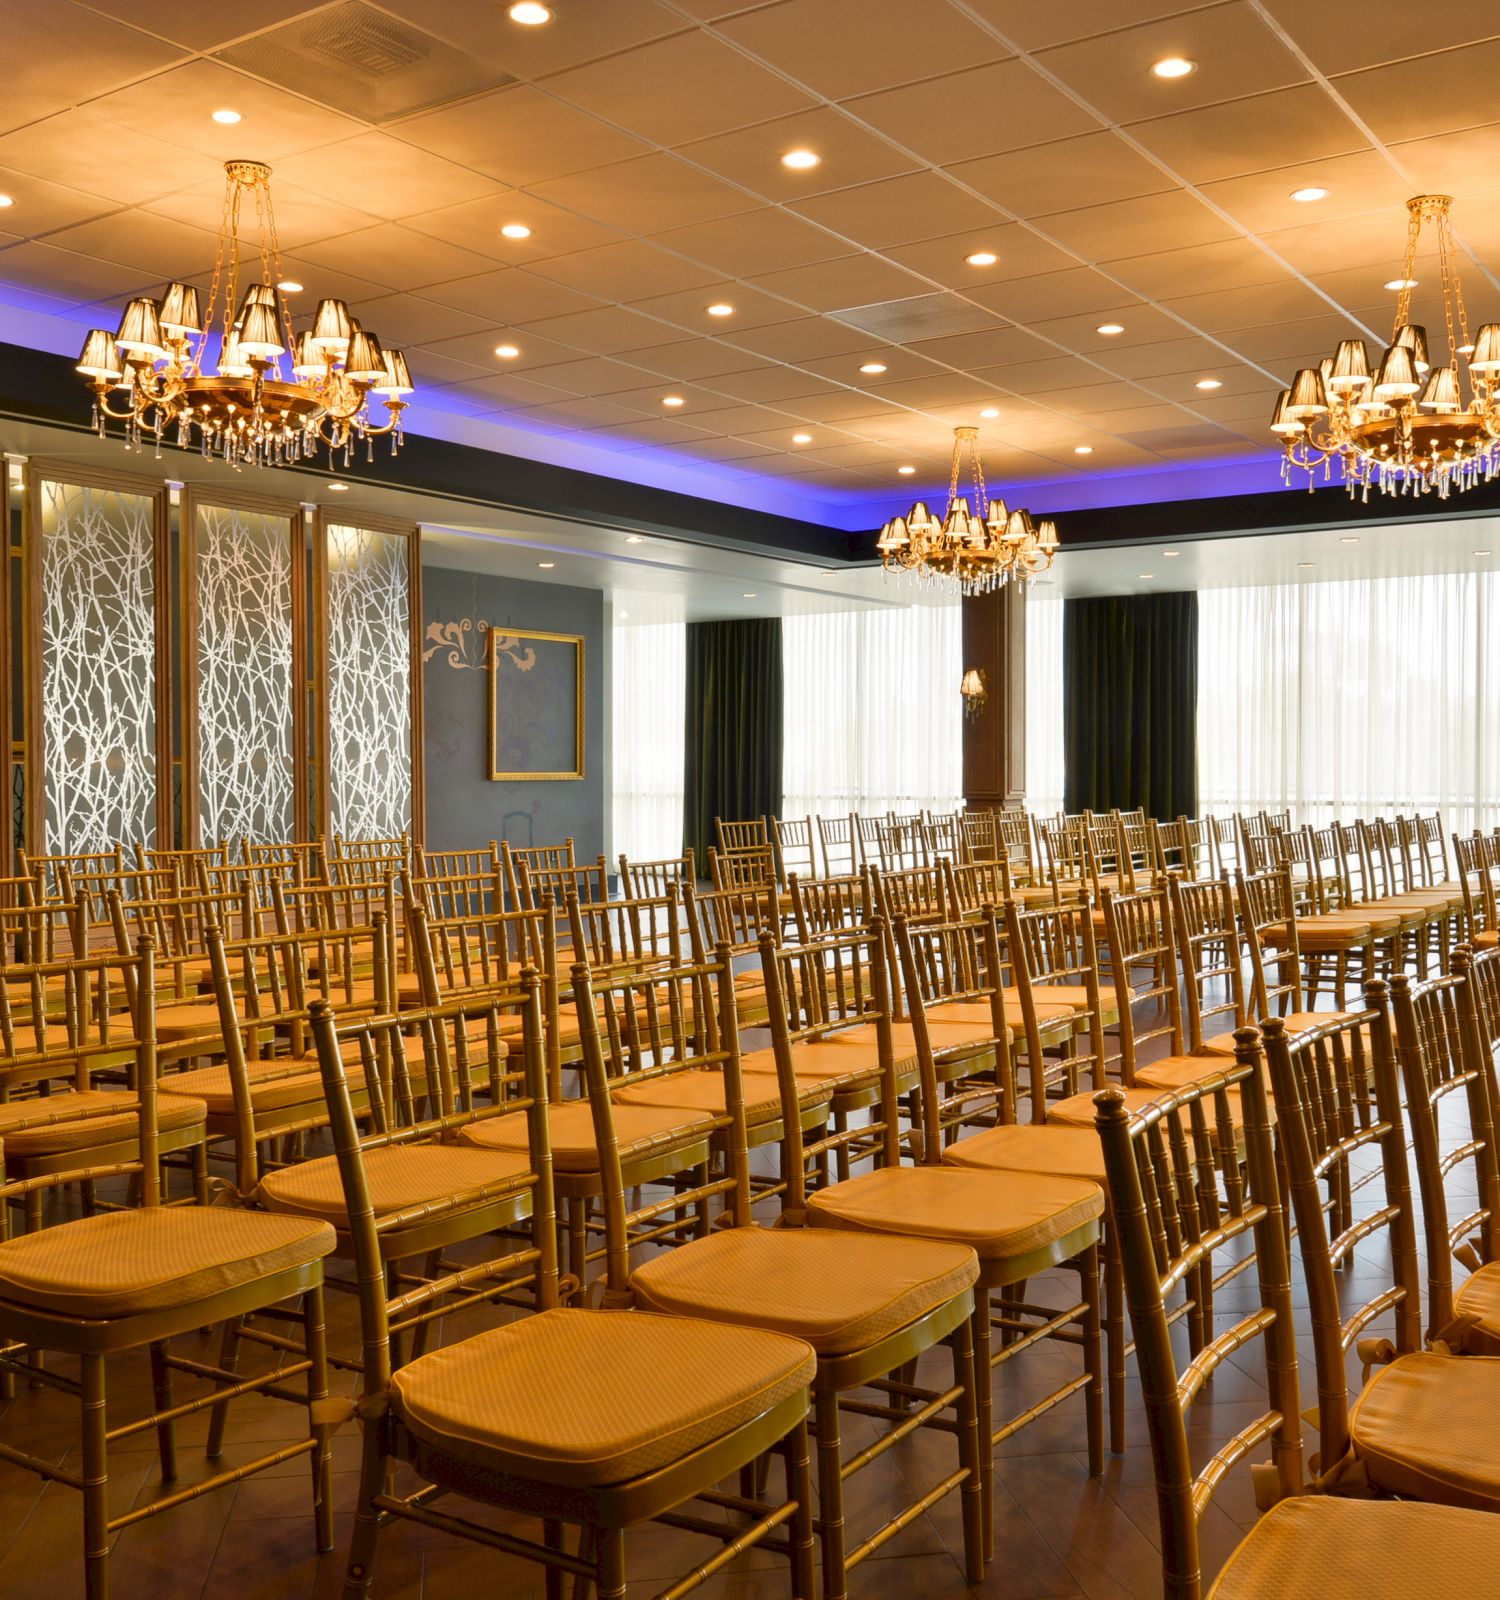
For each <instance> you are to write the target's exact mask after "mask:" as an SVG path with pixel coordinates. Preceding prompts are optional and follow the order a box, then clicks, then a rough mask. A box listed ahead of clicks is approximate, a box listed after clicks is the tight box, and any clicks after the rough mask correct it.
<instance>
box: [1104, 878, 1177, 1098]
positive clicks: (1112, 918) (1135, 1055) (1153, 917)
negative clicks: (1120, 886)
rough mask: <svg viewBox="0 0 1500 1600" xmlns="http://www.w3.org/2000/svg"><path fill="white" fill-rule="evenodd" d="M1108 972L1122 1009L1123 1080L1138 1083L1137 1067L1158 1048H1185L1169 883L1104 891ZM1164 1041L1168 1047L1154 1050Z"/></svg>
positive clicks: (1172, 1052)
mask: <svg viewBox="0 0 1500 1600" xmlns="http://www.w3.org/2000/svg"><path fill="white" fill-rule="evenodd" d="M1104 918H1105V927H1106V928H1107V930H1108V934H1109V938H1108V944H1109V971H1110V979H1111V982H1112V984H1113V986H1114V998H1115V1010H1116V1012H1117V1013H1118V1014H1119V1018H1120V1022H1119V1038H1120V1080H1121V1082H1122V1083H1124V1084H1125V1085H1126V1086H1127V1087H1129V1086H1131V1085H1133V1084H1134V1083H1135V1074H1136V1069H1137V1068H1138V1067H1142V1066H1145V1065H1146V1064H1147V1062H1148V1061H1149V1060H1150V1059H1151V1057H1152V1056H1153V1055H1155V1054H1158V1053H1165V1054H1166V1055H1169V1056H1180V1055H1181V1054H1182V1053H1183V1039H1182V995H1181V990H1180V988H1179V986H1178V973H1177V941H1176V939H1175V938H1174V937H1173V931H1172V899H1171V895H1170V894H1169V893H1168V891H1167V890H1166V889H1165V888H1161V889H1137V890H1136V892H1135V893H1134V894H1110V893H1108V892H1107V891H1106V893H1105V896H1104ZM1157 1041H1161V1042H1162V1043H1163V1044H1164V1046H1165V1050H1164V1052H1158V1051H1156V1050H1154V1049H1153V1047H1154V1046H1155V1045H1156V1044H1157Z"/></svg>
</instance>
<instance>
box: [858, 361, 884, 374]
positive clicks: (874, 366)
mask: <svg viewBox="0 0 1500 1600" xmlns="http://www.w3.org/2000/svg"><path fill="white" fill-rule="evenodd" d="M859 370H860V371H861V372H868V373H869V374H870V375H871V376H872V377H873V376H874V375H875V374H876V373H877V372H884V371H885V362H883V361H867V362H865V364H864V365H863V366H862V367H861V368H860V369H859Z"/></svg>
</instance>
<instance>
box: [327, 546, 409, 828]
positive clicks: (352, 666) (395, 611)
mask: <svg viewBox="0 0 1500 1600" xmlns="http://www.w3.org/2000/svg"><path fill="white" fill-rule="evenodd" d="M410 563H411V547H410V544H409V543H408V541H407V540H406V539H405V538H404V537H403V536H402V535H400V534H394V533H382V532H378V531H376V530H373V529H370V528H350V527H340V526H338V525H336V524H335V525H331V526H330V527H329V529H328V732H329V738H328V767H329V771H328V785H329V799H330V822H331V825H332V830H333V832H335V833H338V834H342V835H343V837H344V838H346V839H376V838H390V837H393V836H394V835H396V834H398V833H401V832H402V831H403V830H405V829H407V828H409V827H410V826H411V780H412V772H411V726H412V711H411V693H412V685H411V591H412V585H411V565H410Z"/></svg>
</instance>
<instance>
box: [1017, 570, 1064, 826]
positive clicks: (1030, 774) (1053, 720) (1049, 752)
mask: <svg viewBox="0 0 1500 1600" xmlns="http://www.w3.org/2000/svg"><path fill="white" fill-rule="evenodd" d="M1062 808H1063V603H1062V600H1061V599H1055V600H1034V599H1031V598H1029V597H1028V599H1027V601H1026V809H1027V810H1028V811H1031V812H1034V813H1035V814H1036V815H1037V816H1040V817H1052V816H1056V814H1057V813H1058V812H1059V811H1061V810H1062Z"/></svg>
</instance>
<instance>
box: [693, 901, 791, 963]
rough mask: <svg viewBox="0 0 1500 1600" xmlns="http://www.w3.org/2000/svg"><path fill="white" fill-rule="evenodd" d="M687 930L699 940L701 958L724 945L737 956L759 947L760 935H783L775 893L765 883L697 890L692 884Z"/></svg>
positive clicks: (777, 936) (695, 948)
mask: <svg viewBox="0 0 1500 1600" xmlns="http://www.w3.org/2000/svg"><path fill="white" fill-rule="evenodd" d="M683 905H684V910H685V912H686V916H687V924H688V933H689V935H690V937H692V938H693V939H696V940H697V943H696V944H695V945H694V946H693V949H694V951H695V953H696V955H697V958H698V959H699V960H706V959H707V957H708V953H709V952H710V951H712V950H714V949H717V947H718V946H719V945H721V944H727V945H728V946H729V948H730V950H731V952H732V953H733V954H735V955H737V956H740V955H748V954H749V953H750V952H751V951H752V950H758V949H759V948H760V936H761V934H762V933H764V932H770V933H771V934H772V935H773V936H774V937H776V938H779V937H780V936H781V913H780V910H779V908H778V906H777V903H776V896H775V894H774V893H773V892H772V891H771V890H769V889H767V888H766V887H765V886H764V885H756V886H751V887H748V888H730V889H697V888H695V887H693V886H692V885H691V884H690V885H688V886H687V888H686V890H685V892H684V894H683Z"/></svg>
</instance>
